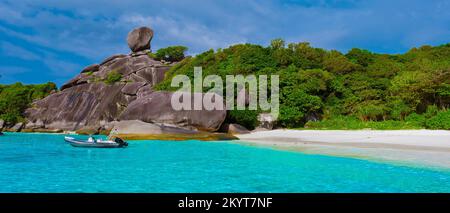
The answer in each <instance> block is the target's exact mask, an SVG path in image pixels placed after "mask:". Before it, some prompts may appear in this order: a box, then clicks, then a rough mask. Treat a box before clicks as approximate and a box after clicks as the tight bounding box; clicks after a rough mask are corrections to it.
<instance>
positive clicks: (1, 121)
mask: <svg viewBox="0 0 450 213" xmlns="http://www.w3.org/2000/svg"><path fill="white" fill-rule="evenodd" d="M4 126H5V121H4V120H1V119H0V132H1V131H2V130H3V127H4Z"/></svg>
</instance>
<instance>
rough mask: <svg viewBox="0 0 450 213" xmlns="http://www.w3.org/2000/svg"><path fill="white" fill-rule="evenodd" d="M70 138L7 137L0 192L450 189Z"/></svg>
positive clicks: (176, 145)
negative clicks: (99, 145) (80, 144)
mask: <svg viewBox="0 0 450 213" xmlns="http://www.w3.org/2000/svg"><path fill="white" fill-rule="evenodd" d="M77 137H83V136H77ZM63 138H64V135H58V134H33V133H5V135H3V136H0V192H87V193H89V192H450V171H449V170H445V169H442V170H441V169H436V168H426V167H420V166H402V165H396V164H391V163H380V162H371V161H367V160H358V159H352V158H345V157H332V156H325V155H312V154H303V153H300V152H292V151H280V150H274V149H272V148H264V147H254V146H247V145H240V144H236V143H233V142H201V141H184V142H179V141H129V146H128V147H127V148H123V149H95V148H75V147H71V146H70V145H69V144H67V143H66V142H64V140H63Z"/></svg>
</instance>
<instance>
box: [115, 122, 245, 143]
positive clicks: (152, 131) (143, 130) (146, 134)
mask: <svg viewBox="0 0 450 213" xmlns="http://www.w3.org/2000/svg"><path fill="white" fill-rule="evenodd" d="M111 135H112V136H117V137H120V138H123V139H127V140H139V139H147V140H149V139H150V140H194V139H196V140H206V141H211V140H236V139H237V138H236V137H234V136H232V135H229V134H223V133H209V132H201V131H197V130H192V129H185V128H180V127H178V126H174V125H167V124H159V123H146V122H143V121H140V120H124V121H119V122H116V124H115V125H114V127H113V130H112V131H111Z"/></svg>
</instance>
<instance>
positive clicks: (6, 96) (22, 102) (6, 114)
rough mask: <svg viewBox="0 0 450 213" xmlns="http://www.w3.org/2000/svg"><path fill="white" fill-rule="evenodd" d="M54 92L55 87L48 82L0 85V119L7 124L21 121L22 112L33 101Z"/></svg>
mask: <svg viewBox="0 0 450 213" xmlns="http://www.w3.org/2000/svg"><path fill="white" fill-rule="evenodd" d="M56 90H57V88H56V85H55V84H54V83H50V82H49V83H46V84H35V85H23V84H21V83H15V84H11V85H0V119H2V120H4V121H5V122H6V123H9V124H15V123H17V122H21V121H23V119H24V118H23V112H24V111H25V109H26V108H28V107H29V106H30V104H31V103H32V102H33V100H38V99H41V98H44V97H45V96H47V95H49V94H50V93H51V92H52V91H56Z"/></svg>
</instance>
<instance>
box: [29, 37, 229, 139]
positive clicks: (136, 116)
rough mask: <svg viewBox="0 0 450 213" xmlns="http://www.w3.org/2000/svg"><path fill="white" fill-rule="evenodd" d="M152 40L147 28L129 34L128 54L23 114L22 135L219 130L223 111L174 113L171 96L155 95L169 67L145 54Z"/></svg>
mask: <svg viewBox="0 0 450 213" xmlns="http://www.w3.org/2000/svg"><path fill="white" fill-rule="evenodd" d="M152 36H153V31H152V30H151V29H149V28H138V29H135V30H133V31H132V32H130V34H129V36H128V43H129V45H130V48H131V50H132V51H133V52H132V53H131V54H129V55H123V54H118V55H113V56H111V57H108V58H107V59H105V60H104V61H103V62H101V63H99V64H94V65H90V66H88V67H86V68H84V69H83V70H82V71H81V73H80V74H78V75H77V76H75V77H74V78H72V79H71V80H69V81H68V82H67V83H65V84H64V85H62V87H61V91H60V92H57V93H54V94H51V95H49V96H47V97H46V98H44V99H41V100H38V101H36V102H34V103H33V106H32V107H31V108H29V109H27V110H26V112H25V115H26V118H27V120H28V123H27V124H26V125H25V129H26V131H32V130H33V129H36V130H39V131H41V130H42V129H47V130H58V131H59V130H69V131H76V130H80V131H85V132H91V130H92V131H102V130H109V129H111V128H112V127H113V126H114V125H113V124H112V123H113V122H115V121H123V120H141V121H144V122H146V123H165V124H171V125H174V126H178V127H183V128H188V129H192V130H202V131H204V130H206V131H215V130H217V129H218V128H219V126H220V125H221V123H222V122H223V121H224V119H225V115H226V111H225V110H214V111H207V110H200V111H198V110H197V111H194V110H192V111H190V110H189V111H175V110H173V109H172V107H171V105H170V97H171V94H172V93H170V92H154V91H153V89H152V87H153V86H154V85H156V84H157V83H159V82H161V81H162V80H163V79H164V76H165V72H166V71H167V70H168V69H169V68H170V66H171V65H170V64H165V63H163V62H161V61H157V60H154V59H152V58H151V57H149V55H148V54H147V53H148V52H149V50H148V49H149V48H150V40H151V38H152Z"/></svg>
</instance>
